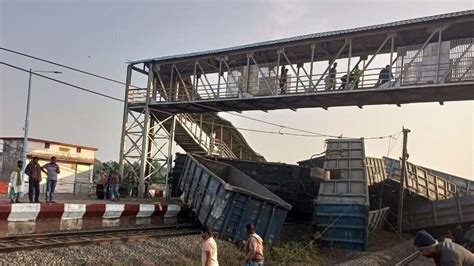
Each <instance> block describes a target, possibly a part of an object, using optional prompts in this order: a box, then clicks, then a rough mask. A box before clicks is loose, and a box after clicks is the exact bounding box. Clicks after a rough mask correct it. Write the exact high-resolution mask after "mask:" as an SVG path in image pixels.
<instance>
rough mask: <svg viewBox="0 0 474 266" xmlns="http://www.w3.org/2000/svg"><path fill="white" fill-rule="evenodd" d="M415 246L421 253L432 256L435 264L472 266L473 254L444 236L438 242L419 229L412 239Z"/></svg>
mask: <svg viewBox="0 0 474 266" xmlns="http://www.w3.org/2000/svg"><path fill="white" fill-rule="evenodd" d="M414 244H415V247H416V248H418V250H419V251H420V253H421V255H423V256H425V257H427V258H433V260H434V261H435V263H436V265H441V266H444V265H446V266H447V265H459V266H464V265H466V266H473V265H474V254H472V253H471V252H470V251H469V250H467V249H465V248H464V247H462V246H461V245H458V244H456V243H454V242H453V241H452V239H449V238H446V239H444V241H443V242H441V243H439V242H438V241H437V240H436V239H434V238H433V237H432V236H431V235H430V234H429V233H428V232H426V231H425V230H422V231H419V232H418V233H417V234H416V237H415V240H414Z"/></svg>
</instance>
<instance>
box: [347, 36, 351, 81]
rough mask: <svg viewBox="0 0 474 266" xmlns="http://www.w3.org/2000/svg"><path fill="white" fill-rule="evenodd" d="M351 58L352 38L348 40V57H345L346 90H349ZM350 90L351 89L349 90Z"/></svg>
mask: <svg viewBox="0 0 474 266" xmlns="http://www.w3.org/2000/svg"><path fill="white" fill-rule="evenodd" d="M351 57H352V38H350V39H349V55H348V57H347V76H346V87H347V90H349V88H350V86H349V85H350V84H351V83H350V80H351ZM351 90H352V89H351Z"/></svg>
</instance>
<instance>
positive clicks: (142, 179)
mask: <svg viewBox="0 0 474 266" xmlns="http://www.w3.org/2000/svg"><path fill="white" fill-rule="evenodd" d="M152 67H153V65H152V64H150V65H149V69H152ZM171 73H172V72H171ZM171 76H172V74H171ZM152 85H153V71H150V72H149V73H148V82H147V89H146V103H145V108H144V115H145V117H144V121H143V132H142V135H143V137H142V138H143V139H142V147H141V151H142V154H141V156H140V176H139V179H138V182H139V185H138V195H139V197H143V195H144V193H145V176H146V164H147V163H148V158H147V157H148V156H147V155H148V153H147V147H148V141H149V138H148V134H149V131H150V107H149V105H150V99H151V97H150V96H151V92H152V89H153V87H152Z"/></svg>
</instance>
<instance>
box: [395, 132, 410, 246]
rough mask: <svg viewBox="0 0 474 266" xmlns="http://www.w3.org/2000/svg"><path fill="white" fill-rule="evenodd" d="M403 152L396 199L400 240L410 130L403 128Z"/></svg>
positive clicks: (400, 236)
mask: <svg viewBox="0 0 474 266" xmlns="http://www.w3.org/2000/svg"><path fill="white" fill-rule="evenodd" d="M402 132H403V151H402V158H401V162H402V171H401V176H400V191H399V197H398V200H399V201H398V237H399V238H402V228H403V201H404V196H405V180H406V178H407V177H406V174H407V166H406V163H407V159H408V152H407V141H408V133H410V130H409V129H408V128H403V130H402Z"/></svg>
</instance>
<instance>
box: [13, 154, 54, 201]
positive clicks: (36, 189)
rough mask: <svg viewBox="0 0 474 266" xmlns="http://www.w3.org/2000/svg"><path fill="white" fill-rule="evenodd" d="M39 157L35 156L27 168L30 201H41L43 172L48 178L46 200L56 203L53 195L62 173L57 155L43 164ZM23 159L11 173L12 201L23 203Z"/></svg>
mask: <svg viewBox="0 0 474 266" xmlns="http://www.w3.org/2000/svg"><path fill="white" fill-rule="evenodd" d="M38 160H39V159H38V157H33V159H32V160H31V161H30V163H29V164H28V165H27V166H26V168H25V174H26V175H27V176H28V197H29V200H30V203H33V202H35V203H40V201H39V195H40V183H41V181H42V179H43V178H42V176H41V173H42V172H43V173H45V174H46V176H47V178H46V192H45V201H46V202H49V203H54V201H53V196H54V190H55V188H56V183H57V182H58V174H60V173H61V171H60V169H59V165H58V164H57V160H56V157H55V156H53V157H51V160H50V162H49V163H47V164H45V165H43V166H41V165H40V164H39V162H38ZM22 169H23V161H18V162H17V166H16V168H15V169H13V171H12V172H11V173H10V191H9V194H10V200H11V202H12V203H21V202H20V197H21V196H22V193H23V183H24V180H23V176H22Z"/></svg>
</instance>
